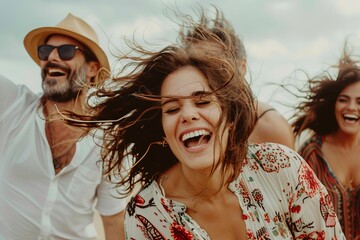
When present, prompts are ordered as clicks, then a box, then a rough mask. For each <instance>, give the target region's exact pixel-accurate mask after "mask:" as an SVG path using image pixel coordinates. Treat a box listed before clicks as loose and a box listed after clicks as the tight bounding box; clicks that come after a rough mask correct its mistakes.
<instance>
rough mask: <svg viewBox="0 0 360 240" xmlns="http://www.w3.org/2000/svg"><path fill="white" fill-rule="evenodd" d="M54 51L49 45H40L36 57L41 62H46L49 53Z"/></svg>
mask: <svg viewBox="0 0 360 240" xmlns="http://www.w3.org/2000/svg"><path fill="white" fill-rule="evenodd" d="M53 49H54V47H53V46H50V45H42V46H39V47H38V57H39V59H40V60H42V61H46V60H48V58H49V55H50V53H51V52H52V50H53Z"/></svg>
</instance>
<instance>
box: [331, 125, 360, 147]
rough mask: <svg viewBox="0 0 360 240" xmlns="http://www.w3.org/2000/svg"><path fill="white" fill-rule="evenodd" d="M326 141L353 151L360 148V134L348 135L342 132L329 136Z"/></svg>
mask: <svg viewBox="0 0 360 240" xmlns="http://www.w3.org/2000/svg"><path fill="white" fill-rule="evenodd" d="M326 140H327V141H328V142H329V143H330V144H333V145H337V146H339V147H342V148H344V149H352V148H357V147H360V134H347V133H344V132H342V131H340V130H338V131H336V132H334V133H331V134H328V135H327V136H326Z"/></svg>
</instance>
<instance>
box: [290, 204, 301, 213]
mask: <svg viewBox="0 0 360 240" xmlns="http://www.w3.org/2000/svg"><path fill="white" fill-rule="evenodd" d="M300 211H301V206H300V205H293V206H292V207H291V212H292V213H299V212H300Z"/></svg>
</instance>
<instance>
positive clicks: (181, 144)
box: [161, 66, 228, 171]
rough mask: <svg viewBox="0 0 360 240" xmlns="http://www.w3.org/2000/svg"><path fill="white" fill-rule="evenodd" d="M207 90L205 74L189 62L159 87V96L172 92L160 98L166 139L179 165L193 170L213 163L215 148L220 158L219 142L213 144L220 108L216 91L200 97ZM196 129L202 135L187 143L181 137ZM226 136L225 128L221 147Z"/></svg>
mask: <svg viewBox="0 0 360 240" xmlns="http://www.w3.org/2000/svg"><path fill="white" fill-rule="evenodd" d="M209 92H211V90H210V88H209V86H208V84H207V80H206V78H205V76H204V75H203V74H202V73H201V72H200V71H199V70H197V69H196V68H194V67H190V66H188V67H183V68H181V69H179V70H177V71H175V72H173V73H172V74H170V75H169V76H168V77H167V78H166V79H165V80H164V83H163V85H162V88H161V95H162V96H174V98H163V100H162V113H163V114H162V124H163V129H164V132H165V137H166V141H167V142H168V144H169V147H170V148H171V150H172V151H173V153H174V154H175V156H176V157H177V158H178V160H179V161H180V162H181V163H182V166H183V167H185V168H188V169H191V170H195V171H198V170H205V169H211V167H212V165H213V164H214V149H215V154H216V156H215V159H218V158H219V153H220V145H219V144H215V135H216V134H217V133H216V132H217V131H215V130H214V129H215V128H216V126H217V124H218V122H219V120H220V116H221V113H222V111H221V109H220V107H219V105H218V103H217V98H216V97H215V95H209V96H205V97H202V98H200V97H201V96H202V94H203V93H209ZM177 96H182V97H193V98H178V97H177ZM220 132H221V130H220ZM196 133H197V134H201V136H203V138H202V139H200V140H199V138H201V136H199V137H198V138H197V139H196V141H195V140H194V141H191V142H190V143H185V141H183V140H184V138H186V137H187V136H189V135H191V134H196ZM187 134H188V135H187ZM227 137H228V130H226V132H225V134H224V136H223V137H222V139H224V141H221V142H222V143H223V145H222V146H221V147H222V148H225V146H226V144H227ZM209 138H210V141H209Z"/></svg>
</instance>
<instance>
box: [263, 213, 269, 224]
mask: <svg viewBox="0 0 360 240" xmlns="http://www.w3.org/2000/svg"><path fill="white" fill-rule="evenodd" d="M264 219H265V221H267V222H268V223H270V217H269V214H268V213H265V215H264Z"/></svg>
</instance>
